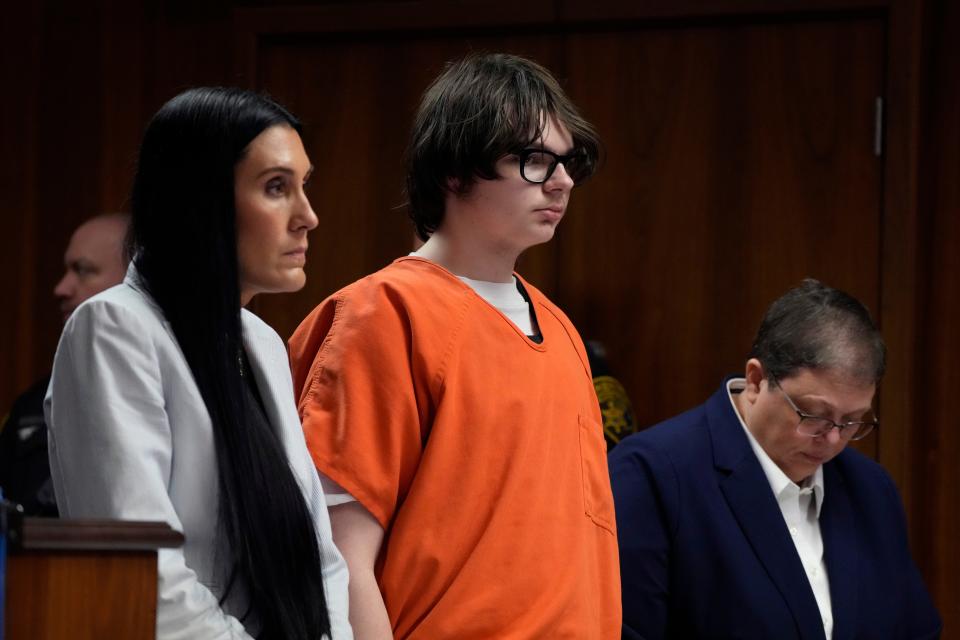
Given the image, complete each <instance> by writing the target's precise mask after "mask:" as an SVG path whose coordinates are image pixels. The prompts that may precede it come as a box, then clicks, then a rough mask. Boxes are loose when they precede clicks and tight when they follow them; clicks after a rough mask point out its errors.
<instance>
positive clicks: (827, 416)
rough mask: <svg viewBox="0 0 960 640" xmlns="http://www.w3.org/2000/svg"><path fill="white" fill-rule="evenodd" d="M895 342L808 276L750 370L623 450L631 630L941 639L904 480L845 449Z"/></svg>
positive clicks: (627, 633)
mask: <svg viewBox="0 0 960 640" xmlns="http://www.w3.org/2000/svg"><path fill="white" fill-rule="evenodd" d="M885 356H886V352H885V347H884V344H883V340H882V338H881V337H880V333H879V331H878V330H877V328H876V325H875V324H874V323H873V321H872V320H871V318H870V315H869V313H868V312H867V310H866V308H865V307H864V306H863V305H862V304H861V303H860V302H858V301H857V300H855V299H854V298H852V297H851V296H849V295H847V294H845V293H843V292H842V291H838V290H836V289H832V288H830V287H827V286H825V285H823V284H821V283H819V282H817V281H816V280H805V281H804V282H803V283H802V284H801V285H800V286H799V287H797V288H795V289H792V290H791V291H789V292H787V293H786V294H785V295H784V296H783V297H781V298H780V299H778V300H777V301H776V302H774V303H773V305H772V306H771V307H770V308H769V309H768V311H767V313H766V315H765V316H764V318H763V322H762V323H761V325H760V329H759V331H758V332H757V336H756V339H755V341H754V344H753V349H752V351H751V353H750V357H749V359H748V360H747V363H746V368H745V375H744V377H742V378H738V377H732V378H729V379H727V380H725V381H724V383H723V384H722V385H721V387H720V389H719V390H718V391H717V392H716V393H715V394H714V395H713V396H712V397H711V398H710V399H709V400H707V402H706V403H705V404H703V405H701V406H699V407H697V408H695V409H693V410H691V411H688V412H686V413H684V414H682V415H680V416H677V417H675V418H672V419H670V420H667V421H666V422H664V423H662V424H659V425H657V426H655V427H653V428H651V429H647V430H645V431H643V432H641V433H638V434H636V435H633V436H630V437H629V438H626V439H625V440H624V441H623V442H622V443H621V444H619V445H618V446H617V447H615V448H614V449H613V451H612V452H611V454H610V474H611V478H612V484H613V494H614V500H615V503H616V514H617V530H618V537H619V541H620V570H621V579H622V585H623V586H622V593H623V637H624V638H625V639H635V638H645V639H648V640H649V639H651V638H757V639H760V638H762V639H776V640H780V639H789V638H802V639H810V640H813V639H818V640H819V639H824V638H826V639H827V640H831V639H833V640H846V639H848V638H849V639H852V638H864V639H865V638H878V639H881V638H882V639H884V640H897V639H901V638H904V639H906V638H936V637H939V635H940V628H941V624H940V619H939V616H938V615H937V612H936V610H935V609H934V607H933V603H932V602H931V600H930V596H929V595H928V593H927V590H926V588H925V587H924V585H923V582H922V581H921V578H920V575H919V572H918V571H917V568H916V565H915V564H914V562H913V559H912V558H911V557H910V551H909V548H908V546H907V533H906V522H905V518H904V513H903V508H902V506H901V503H900V498H899V495H898V493H897V490H896V488H895V487H894V485H893V482H892V481H891V479H890V477H889V476H888V475H887V473H886V472H885V471H884V470H883V469H882V468H881V467H880V466H879V465H878V464H876V463H875V462H873V461H872V460H870V459H868V458H866V457H864V456H863V455H860V454H859V453H857V452H856V451H854V450H853V449H847V448H846V445H847V443H848V442H850V441H851V440H857V439H860V438H863V437H865V436H867V435H868V434H869V433H870V432H871V431H873V430H874V429H876V428H877V426H878V423H877V420H876V417H875V415H874V413H873V410H872V406H873V398H874V392H875V391H876V385H877V383H878V382H879V381H880V378H881V377H882V375H883V369H884V362H885Z"/></svg>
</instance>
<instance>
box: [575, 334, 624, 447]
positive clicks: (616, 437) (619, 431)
mask: <svg viewBox="0 0 960 640" xmlns="http://www.w3.org/2000/svg"><path fill="white" fill-rule="evenodd" d="M584 346H585V347H586V349H587V359H588V360H589V361H590V371H592V372H593V388H594V389H595V390H596V392H597V400H599V402H600V414H601V415H602V416H603V438H604V440H606V441H607V451H608V452H609V451H610V450H611V449H613V448H614V447H615V446H616V445H617V443H618V442H620V441H621V440H623V439H624V438H626V437H627V436H629V435H630V434H632V433H636V431H637V418H636V415H635V414H634V412H633V405H632V404H631V403H630V397H629V396H628V395H627V390H626V389H624V388H623V385H622V384H621V383H620V381H619V380H617V379H616V378H615V377H613V374H612V373H611V372H610V365H609V364H608V363H607V349H606V347H604V346H603V343H601V342H599V341H598V340H587V341H586V342H585V343H584Z"/></svg>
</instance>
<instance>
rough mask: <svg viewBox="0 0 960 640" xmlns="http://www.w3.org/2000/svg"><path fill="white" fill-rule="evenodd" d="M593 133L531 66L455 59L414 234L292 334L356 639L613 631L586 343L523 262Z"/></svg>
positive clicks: (420, 158)
mask: <svg viewBox="0 0 960 640" xmlns="http://www.w3.org/2000/svg"><path fill="white" fill-rule="evenodd" d="M598 152H599V142H598V140H597V138H596V135H595V133H594V132H593V129H592V127H591V126H590V125H589V124H588V123H587V122H586V121H585V120H583V119H582V118H581V117H580V116H579V115H578V113H577V111H576V109H575V107H574V106H573V104H572V103H571V102H570V101H569V99H568V98H567V97H566V96H565V95H564V93H563V91H562V90H561V89H560V87H559V85H558V84H557V82H556V81H555V80H554V79H553V77H552V76H551V75H550V74H549V72H547V71H546V70H545V69H543V68H542V67H540V66H538V65H536V64H534V63H532V62H530V61H528V60H524V59H522V58H517V57H514V56H509V55H503V54H490V55H482V56H471V57H468V58H466V59H464V60H461V61H459V62H456V63H453V64H451V65H449V66H448V67H447V69H446V70H445V71H444V72H443V73H442V74H441V75H440V76H439V77H438V78H437V79H436V80H435V81H434V83H433V84H432V85H431V86H430V87H429V88H428V89H427V91H426V93H425V94H424V97H423V100H422V102H421V105H420V109H419V112H418V114H417V117H416V122H415V123H414V128H413V132H412V138H411V142H410V147H409V150H408V162H409V166H408V177H407V191H408V195H409V198H410V208H411V216H412V218H413V220H414V223H415V225H416V229H417V233H418V235H419V236H420V237H421V238H422V239H423V240H424V241H425V244H424V245H423V246H422V247H421V248H420V249H419V250H418V251H417V252H416V253H414V254H411V255H410V256H406V257H403V258H400V259H398V260H396V261H395V262H393V263H392V264H391V265H389V266H388V267H386V268H384V269H382V270H381V271H378V272H377V273H374V274H372V275H370V276H368V277H366V278H363V279H361V280H359V281H357V282H355V283H353V284H352V285H350V286H348V287H346V288H344V289H342V290H341V291H339V292H337V293H336V294H334V295H333V296H331V297H330V298H329V299H327V300H326V301H324V302H323V303H322V304H321V305H320V306H319V307H317V308H316V309H315V310H314V311H313V312H312V313H311V314H310V315H309V316H308V317H307V318H306V319H305V320H304V321H303V323H302V324H301V325H300V327H299V328H298V329H297V331H296V332H295V333H294V335H293V337H292V338H291V339H290V354H291V358H292V363H293V371H294V384H295V386H296V387H297V390H298V392H299V394H300V395H299V409H300V416H301V418H302V420H303V425H304V430H305V433H306V439H307V445H308V447H309V449H310V451H311V453H312V455H313V459H314V462H315V463H316V465H317V468H318V469H319V471H320V473H321V476H322V479H323V481H324V486H325V489H326V491H327V494H328V498H327V499H328V504H329V505H330V518H331V521H332V524H333V532H334V539H335V542H336V543H337V545H338V546H339V548H340V550H341V551H342V553H343V555H344V557H345V558H346V559H347V562H348V564H349V566H350V572H351V581H350V599H351V607H350V619H351V623H352V624H353V627H354V632H355V634H356V637H357V638H359V639H361V640H364V639H367V638H391V637H395V638H423V639H429V640H438V639H443V638H458V639H461V640H469V639H481V638H483V639H488V638H501V639H504V638H517V639H520V638H524V639H527V638H531V639H532V638H550V639H560V638H577V639H581V640H582V639H589V638H598V639H600V638H603V639H606V638H617V637H619V633H620V580H619V569H618V559H617V543H616V530H615V524H614V515H613V502H612V497H611V492H610V485H609V479H608V477H607V465H606V455H605V453H606V446H605V444H604V439H603V432H602V429H601V426H600V424H601V423H600V413H599V409H598V405H597V398H596V395H595V393H594V389H593V384H592V382H591V377H590V370H589V366H588V364H587V356H586V353H585V351H584V348H583V344H582V342H581V340H580V336H579V335H578V334H577V331H576V329H575V328H574V327H573V325H572V324H571V323H570V321H569V319H567V317H566V316H565V315H564V313H563V312H562V311H561V310H560V309H559V308H557V307H556V306H555V305H554V304H553V303H552V302H550V301H549V300H548V299H547V298H546V297H544V295H543V294H542V293H540V292H539V291H538V290H537V289H535V288H534V287H533V286H532V285H530V284H529V283H527V282H526V281H525V280H523V279H522V278H521V277H520V276H519V275H517V274H516V273H514V270H513V269H514V265H515V263H516V261H517V258H518V257H519V255H520V254H521V253H522V252H523V251H524V250H526V249H527V248H529V247H532V246H534V245H537V244H541V243H544V242H547V241H549V240H550V239H551V238H552V237H553V234H554V231H555V230H556V227H557V225H558V224H559V223H560V221H561V219H562V218H563V216H564V212H565V211H566V208H567V204H568V202H569V198H570V195H571V191H572V189H573V187H574V186H576V185H577V184H578V183H579V182H581V181H583V180H585V179H586V178H587V177H589V176H590V174H591V173H592V172H593V169H594V166H595V162H596V159H597V156H598Z"/></svg>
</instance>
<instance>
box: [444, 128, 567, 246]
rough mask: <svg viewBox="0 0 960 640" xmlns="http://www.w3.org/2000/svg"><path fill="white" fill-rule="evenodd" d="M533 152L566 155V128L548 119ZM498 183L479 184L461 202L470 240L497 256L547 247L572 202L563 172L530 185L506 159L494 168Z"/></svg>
mask: <svg viewBox="0 0 960 640" xmlns="http://www.w3.org/2000/svg"><path fill="white" fill-rule="evenodd" d="M531 147H534V148H543V149H545V150H547V151H552V152H553V153H556V154H558V155H565V154H568V153H570V151H571V150H572V149H573V138H572V137H571V136H570V132H569V131H567V129H566V127H564V126H563V125H562V124H560V123H559V122H557V121H556V119H554V118H550V119H549V120H548V121H547V123H546V127H545V128H544V131H543V137H542V138H541V140H540V141H538V142H537V143H535V144H532V145H531ZM496 169H497V173H498V174H499V175H500V179H499V180H483V179H478V180H477V181H476V182H475V183H474V184H473V186H472V187H471V189H470V191H469V193H468V194H467V195H466V196H462V204H463V205H464V211H463V212H464V213H466V214H467V215H469V217H470V220H469V224H470V226H471V227H472V229H471V232H472V235H473V237H474V238H475V239H476V240H477V241H479V242H481V243H483V244H484V245H486V246H487V247H488V248H489V249H491V250H493V251H496V252H503V253H512V254H516V255H519V254H520V252H522V251H524V250H525V249H528V248H529V247H532V246H534V245H538V244H542V243H544V242H547V241H548V240H550V239H551V238H552V237H553V233H554V231H555V230H556V228H557V225H558V224H560V220H561V218H563V215H564V213H565V212H566V209H567V204H568V202H569V201H570V190H571V189H573V180H572V179H571V178H570V176H569V175H568V173H567V170H566V167H564V166H563V165H562V164H559V165H557V167H556V169H555V170H554V172H553V174H552V175H551V176H550V178H549V179H548V180H547V181H546V182H544V183H542V184H533V183H530V182H527V181H526V180H524V179H523V178H522V177H521V175H520V161H519V158H518V157H517V156H513V155H510V156H505V157H503V158H501V159H500V160H499V161H498V162H497V164H496Z"/></svg>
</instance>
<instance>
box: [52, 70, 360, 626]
mask: <svg viewBox="0 0 960 640" xmlns="http://www.w3.org/2000/svg"><path fill="white" fill-rule="evenodd" d="M311 169H312V166H311V165H310V162H309V160H308V158H307V155H306V152H305V151H304V148H303V143H302V141H301V138H300V125H299V123H298V121H297V120H296V119H295V118H294V117H293V116H292V115H291V114H290V113H289V112H288V111H287V110H286V109H284V108H283V107H281V106H280V105H278V104H277V103H275V102H273V101H272V100H270V99H268V98H265V97H263V96H259V95H256V94H254V93H251V92H248V91H243V90H239V89H220V88H202V89H191V90H189V91H186V92H184V93H182V94H180V95H179V96H177V97H175V98H173V99H172V100H170V101H169V102H168V103H167V104H166V105H164V106H163V107H162V108H161V109H160V111H159V112H157V114H156V115H155V116H154V118H153V119H152V121H151V122H150V124H149V126H148V127H147V130H146V133H145V134H144V139H143V143H142V146H141V148H140V157H139V162H138V166H137V173H136V178H135V180H134V186H133V193H132V198H131V208H132V215H133V221H132V228H131V239H130V250H131V255H132V257H133V260H132V263H131V267H130V270H129V271H128V273H127V277H126V279H125V281H124V283H123V284H121V285H118V286H117V287H114V288H112V289H109V290H107V291H105V292H103V293H102V294H100V295H98V296H95V297H94V298H91V299H90V300H88V301H87V302H86V303H84V304H83V305H81V306H80V307H78V308H77V309H76V310H75V311H74V313H73V314H72V316H71V318H70V320H69V322H67V324H66V326H65V327H64V331H63V336H62V337H61V339H60V345H59V347H58V349H57V356H56V360H55V362H54V369H53V377H52V381H51V385H50V391H49V393H48V395H47V403H46V413H47V421H48V424H49V427H50V461H51V471H52V475H53V480H54V487H55V490H56V494H57V500H58V503H59V505H60V509H61V513H62V514H63V515H64V516H68V517H101V518H117V519H124V520H165V521H167V522H169V523H170V524H171V526H173V527H174V528H176V529H178V530H181V531H183V533H184V534H185V538H186V542H185V545H184V547H183V548H182V549H177V550H161V551H160V556H159V596H158V598H159V602H158V607H157V637H158V638H164V639H167V638H170V639H172V638H185V639H186V638H189V639H191V640H195V639H200V638H234V637H239V638H247V637H250V636H254V637H258V638H270V639H272V638H276V639H282V640H300V639H303V640H306V639H310V640H316V639H319V638H321V637H332V638H334V640H341V639H343V638H350V637H351V636H352V634H351V631H350V626H349V623H348V622H347V570H346V565H345V563H344V562H343V559H342V558H341V556H340V554H339V552H338V551H337V549H336V548H335V547H334V546H333V543H332V541H331V536H330V523H329V519H328V516H327V512H326V508H325V506H324V500H323V493H322V490H321V489H320V484H319V481H318V479H317V475H316V471H315V469H314V467H313V464H312V461H311V459H310V457H309V454H308V453H307V450H306V447H305V445H304V439H303V432H302V431H301V428H300V423H299V419H298V417H297V410H296V407H295V405H294V396H293V389H292V384H291V381H290V373H289V366H288V363H287V356H286V350H285V347H284V344H283V342H282V341H281V340H280V338H279V337H278V336H277V334H276V333H275V332H274V331H273V330H272V329H270V328H269V327H268V326H267V325H266V324H265V323H264V322H262V321H261V320H260V319H258V318H257V317H256V316H255V315H253V314H252V313H250V312H249V311H247V310H245V309H244V308H243V307H244V306H245V305H246V304H247V303H248V302H249V301H250V299H251V298H252V297H253V296H254V295H256V294H258V293H277V292H284V291H296V290H298V289H300V288H301V287H303V285H304V282H305V275H304V272H303V266H304V261H305V257H306V248H307V232H308V231H309V230H310V229H312V228H314V227H316V225H317V217H316V215H315V214H314V212H313V210H312V209H311V207H310V203H309V202H308V201H307V197H306V195H305V193H304V189H303V187H304V184H305V183H306V181H307V179H308V178H309V175H310V172H311Z"/></svg>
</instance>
